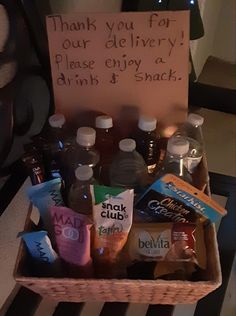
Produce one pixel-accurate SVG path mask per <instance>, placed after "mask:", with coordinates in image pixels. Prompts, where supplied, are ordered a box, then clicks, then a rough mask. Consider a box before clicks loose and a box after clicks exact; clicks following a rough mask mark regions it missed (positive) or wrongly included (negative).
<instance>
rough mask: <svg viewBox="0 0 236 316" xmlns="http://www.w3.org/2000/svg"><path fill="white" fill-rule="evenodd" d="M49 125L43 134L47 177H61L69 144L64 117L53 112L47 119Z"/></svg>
mask: <svg viewBox="0 0 236 316" xmlns="http://www.w3.org/2000/svg"><path fill="white" fill-rule="evenodd" d="M48 123H49V127H48V129H47V131H46V134H45V135H44V136H43V140H44V141H43V145H42V146H43V158H44V162H45V168H46V173H47V177H48V178H49V179H53V178H58V177H62V175H61V168H62V164H63V160H64V154H65V151H66V150H67V149H68V147H69V144H68V140H67V139H66V133H65V123H66V120H65V117H64V115H63V114H54V115H52V116H50V117H49V119H48Z"/></svg>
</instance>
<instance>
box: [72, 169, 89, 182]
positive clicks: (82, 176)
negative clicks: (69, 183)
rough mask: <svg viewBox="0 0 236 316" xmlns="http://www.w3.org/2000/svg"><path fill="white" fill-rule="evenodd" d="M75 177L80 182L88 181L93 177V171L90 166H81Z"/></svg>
mask: <svg viewBox="0 0 236 316" xmlns="http://www.w3.org/2000/svg"><path fill="white" fill-rule="evenodd" d="M75 176H76V178H77V179H78V180H80V181H87V180H89V179H91V178H92V176H93V169H92V168H91V167H89V166H80V167H78V168H77V169H76V170H75Z"/></svg>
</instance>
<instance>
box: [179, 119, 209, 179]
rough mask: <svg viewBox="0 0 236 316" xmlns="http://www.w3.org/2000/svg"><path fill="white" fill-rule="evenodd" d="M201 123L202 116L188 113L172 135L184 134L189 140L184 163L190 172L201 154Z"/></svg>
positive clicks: (194, 167)
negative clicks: (185, 119) (184, 120)
mask: <svg viewBox="0 0 236 316" xmlns="http://www.w3.org/2000/svg"><path fill="white" fill-rule="evenodd" d="M203 123H204V118H203V117H202V116H200V115H198V114H194V113H190V114H189V115H188V118H187V121H186V122H185V123H184V124H183V125H182V126H181V127H180V128H179V129H178V130H177V131H176V132H175V134H174V136H184V137H185V138H186V139H187V140H188V141H189V152H188V157H187V159H186V162H185V163H186V167H187V169H188V171H189V172H190V173H191V174H192V173H193V172H194V170H195V169H196V167H197V166H198V164H199V163H200V162H201V159H202V155H203V136H202V125H203Z"/></svg>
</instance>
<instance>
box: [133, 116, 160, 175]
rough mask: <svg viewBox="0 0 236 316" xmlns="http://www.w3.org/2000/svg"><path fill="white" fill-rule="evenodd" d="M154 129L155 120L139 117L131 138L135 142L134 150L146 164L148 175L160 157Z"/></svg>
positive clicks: (155, 125)
mask: <svg viewBox="0 0 236 316" xmlns="http://www.w3.org/2000/svg"><path fill="white" fill-rule="evenodd" d="M156 127H157V120H156V119H155V118H154V117H147V116H141V117H140V118H139V122H138V129H137V131H136V133H135V134H134V137H133V138H134V139H135V141H136V150H137V152H139V153H140V155H142V157H143V159H144V161H145V162H146V164H147V167H148V173H149V174H152V173H153V172H154V170H155V168H156V164H157V162H158V160H159V157H160V150H159V147H158V137H157V132H156Z"/></svg>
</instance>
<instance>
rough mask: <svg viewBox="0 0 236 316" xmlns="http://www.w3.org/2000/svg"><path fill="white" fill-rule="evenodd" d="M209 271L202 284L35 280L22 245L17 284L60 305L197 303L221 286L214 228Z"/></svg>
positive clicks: (208, 232) (208, 238)
mask: <svg viewBox="0 0 236 316" xmlns="http://www.w3.org/2000/svg"><path fill="white" fill-rule="evenodd" d="M31 210H32V208H31V207H30V208H29V213H28V216H27V219H26V224H25V230H26V231H28V230H29V229H31V225H32V222H31V219H30V214H31ZM205 242H206V250H207V270H206V271H205V274H204V275H203V276H202V280H204V281H197V282H192V281H191V282H190V281H177V280H176V281H166V280H128V279H122V280H120V279H119V280H118V279H109V280H108V279H73V278H53V277H32V276H30V275H29V272H28V271H27V264H26V261H27V254H26V251H25V247H24V245H23V242H21V244H20V248H19V253H18V256H17V261H16V266H15V271H14V277H15V280H16V282H18V283H20V284H21V285H23V286H25V287H27V288H29V289H31V290H33V291H34V292H36V293H39V294H40V295H41V296H43V297H47V298H48V299H52V300H56V301H70V302H85V301H106V302H113V301H118V302H132V303H147V304H181V303H183V304H187V303H189V304H190V303H194V302H196V301H198V300H199V299H201V298H202V297H204V296H205V295H207V294H208V293H210V292H212V291H213V290H215V289H216V288H217V287H219V286H220V284H221V269H220V262H219V254H218V247H217V240H216V231H215V226H214V225H209V226H207V227H206V228H205Z"/></svg>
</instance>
